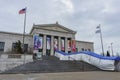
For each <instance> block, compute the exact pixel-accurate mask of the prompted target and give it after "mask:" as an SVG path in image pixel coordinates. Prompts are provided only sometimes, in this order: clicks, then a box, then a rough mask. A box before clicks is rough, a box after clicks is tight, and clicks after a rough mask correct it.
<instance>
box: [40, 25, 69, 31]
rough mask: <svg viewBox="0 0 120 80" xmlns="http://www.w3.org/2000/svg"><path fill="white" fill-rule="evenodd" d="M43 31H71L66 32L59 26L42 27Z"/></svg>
mask: <svg viewBox="0 0 120 80" xmlns="http://www.w3.org/2000/svg"><path fill="white" fill-rule="evenodd" d="M41 29H46V30H52V31H60V32H70V31H69V30H66V29H64V28H61V27H58V26H46V27H41Z"/></svg>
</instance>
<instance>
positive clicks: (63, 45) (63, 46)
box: [61, 39, 65, 51]
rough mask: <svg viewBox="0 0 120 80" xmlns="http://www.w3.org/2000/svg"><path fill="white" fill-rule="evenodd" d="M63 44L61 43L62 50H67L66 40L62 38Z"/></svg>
mask: <svg viewBox="0 0 120 80" xmlns="http://www.w3.org/2000/svg"><path fill="white" fill-rule="evenodd" d="M61 42H62V45H61V50H62V51H65V40H64V39H61Z"/></svg>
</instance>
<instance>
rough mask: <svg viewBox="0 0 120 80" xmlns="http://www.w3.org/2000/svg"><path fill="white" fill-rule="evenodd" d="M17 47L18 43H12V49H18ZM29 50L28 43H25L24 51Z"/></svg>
mask: <svg viewBox="0 0 120 80" xmlns="http://www.w3.org/2000/svg"><path fill="white" fill-rule="evenodd" d="M21 47H22V46H21ZM16 48H17V43H13V44H12V51H14V50H16ZM27 51H28V44H24V52H27Z"/></svg>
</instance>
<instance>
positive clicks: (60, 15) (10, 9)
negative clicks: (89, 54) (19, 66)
mask: <svg viewBox="0 0 120 80" xmlns="http://www.w3.org/2000/svg"><path fill="white" fill-rule="evenodd" d="M0 6H1V7H0V31H7V32H17V33H23V20H24V15H19V14H18V12H19V10H20V9H22V8H24V7H27V23H26V33H29V32H30V30H31V28H32V25H33V23H35V24H51V23H56V21H58V23H59V24H61V25H63V26H65V27H67V28H70V29H73V30H75V31H77V34H76V40H81V41H90V42H94V48H95V52H97V53H101V43H100V35H99V34H95V31H96V26H98V25H99V24H101V29H102V34H103V44H104V50H105V52H106V51H107V50H108V47H109V46H111V43H113V51H114V53H117V52H120V37H119V33H120V0H0Z"/></svg>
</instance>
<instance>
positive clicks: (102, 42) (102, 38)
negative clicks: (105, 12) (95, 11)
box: [99, 24, 104, 55]
mask: <svg viewBox="0 0 120 80" xmlns="http://www.w3.org/2000/svg"><path fill="white" fill-rule="evenodd" d="M99 29H100V39H101V46H102V53H103V55H104V47H103V38H102V31H101V27H100V24H99Z"/></svg>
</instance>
